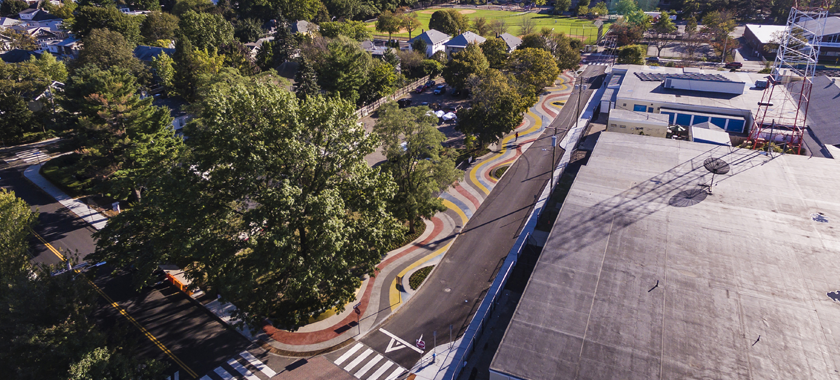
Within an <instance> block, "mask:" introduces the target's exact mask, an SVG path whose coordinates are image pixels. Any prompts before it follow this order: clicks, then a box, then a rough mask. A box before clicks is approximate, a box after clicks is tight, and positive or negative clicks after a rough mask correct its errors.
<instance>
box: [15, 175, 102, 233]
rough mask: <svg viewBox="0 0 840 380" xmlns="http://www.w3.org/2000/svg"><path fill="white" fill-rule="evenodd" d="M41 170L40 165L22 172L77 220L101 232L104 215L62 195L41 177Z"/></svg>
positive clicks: (62, 193) (61, 192)
mask: <svg viewBox="0 0 840 380" xmlns="http://www.w3.org/2000/svg"><path fill="white" fill-rule="evenodd" d="M40 169H41V165H30V166H29V167H28V168H26V170H25V171H24V172H23V175H24V176H26V178H27V179H29V180H30V181H32V183H34V184H35V186H38V187H40V188H41V190H44V192H45V193H47V194H49V195H50V196H51V197H53V198H55V200H56V201H58V203H61V205H62V206H64V207H67V209H68V210H70V211H71V212H73V213H74V214H76V215H77V216H78V217H79V219H82V220H84V221H85V222H87V223H89V224H90V225H91V226H93V228H96V229H97V230H101V229H103V228H105V223H108V217H107V216H105V215H102V214H100V213H99V212H98V211H96V210H94V209H91V208H90V207H89V206H88V205H86V204H84V203H83V202H81V201H78V200H76V199H73V198H72V197H70V196H69V195H67V194H64V192H63V191H61V190H60V189H59V188H58V187H56V186H55V185H53V184H52V183H51V182H50V181H48V180H47V179H46V178H44V177H43V176H41V173H39V172H38V171H39V170H40Z"/></svg>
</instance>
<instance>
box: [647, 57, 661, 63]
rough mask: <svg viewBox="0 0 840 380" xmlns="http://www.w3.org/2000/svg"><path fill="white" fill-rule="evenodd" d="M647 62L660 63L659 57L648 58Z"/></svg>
mask: <svg viewBox="0 0 840 380" xmlns="http://www.w3.org/2000/svg"><path fill="white" fill-rule="evenodd" d="M647 61H648V62H650V63H659V57H648V58H647Z"/></svg>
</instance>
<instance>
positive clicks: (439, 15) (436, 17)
mask: <svg viewBox="0 0 840 380" xmlns="http://www.w3.org/2000/svg"><path fill="white" fill-rule="evenodd" d="M469 27H470V25H469V20H467V18H466V16H464V15H462V14H461V13H459V12H458V11H457V10H456V9H441V10H437V11H435V13H432V17H431V18H430V19H429V28H430V29H435V30H437V31H439V32H443V33H446V34H449V35H453V36H455V35H458V34H461V33H463V32H466V31H467V30H469Z"/></svg>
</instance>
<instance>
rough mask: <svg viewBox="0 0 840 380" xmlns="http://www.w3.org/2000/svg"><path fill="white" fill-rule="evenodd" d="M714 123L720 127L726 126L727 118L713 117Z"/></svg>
mask: <svg viewBox="0 0 840 380" xmlns="http://www.w3.org/2000/svg"><path fill="white" fill-rule="evenodd" d="M712 124H714V125H717V126H718V127H721V128H725V127H726V119H725V118H722V117H713V118H712Z"/></svg>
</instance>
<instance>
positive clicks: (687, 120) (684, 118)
mask: <svg viewBox="0 0 840 380" xmlns="http://www.w3.org/2000/svg"><path fill="white" fill-rule="evenodd" d="M691 116H692V115H689V114H685V113H678V114H677V121H676V122H675V123H674V124H676V125H682V126H685V127H687V126H690V125H691Z"/></svg>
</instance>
